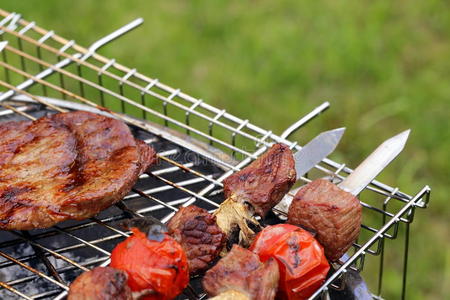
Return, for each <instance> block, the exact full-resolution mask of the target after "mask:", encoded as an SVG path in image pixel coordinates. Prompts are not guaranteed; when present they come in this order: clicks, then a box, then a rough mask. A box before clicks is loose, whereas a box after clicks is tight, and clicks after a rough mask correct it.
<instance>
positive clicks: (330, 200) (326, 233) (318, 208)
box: [288, 179, 362, 261]
mask: <svg viewBox="0 0 450 300" xmlns="http://www.w3.org/2000/svg"><path fill="white" fill-rule="evenodd" d="M361 210H362V209H361V205H360V203H359V200H358V199H357V198H356V197H355V196H353V195H352V194H350V193H347V192H345V191H343V190H341V189H340V188H339V187H337V186H336V185H334V184H332V183H331V182H329V181H327V180H324V179H317V180H314V181H312V182H310V183H308V184H307V185H305V186H304V187H302V188H301V189H300V190H299V191H298V192H297V194H296V195H295V197H294V199H293V200H292V204H291V206H290V207H289V213H288V223H291V224H295V225H300V226H303V227H304V228H307V229H311V230H313V231H314V232H316V233H317V236H316V238H317V240H318V241H319V243H320V244H322V246H323V247H324V249H325V255H326V256H327V258H328V259H329V260H331V261H334V260H337V259H339V258H341V257H342V255H343V254H344V253H345V252H346V251H347V250H348V249H349V248H350V246H351V245H352V243H353V241H355V240H356V238H357V237H358V235H359V230H360V227H361V218H362V212H361Z"/></svg>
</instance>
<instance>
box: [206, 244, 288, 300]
mask: <svg viewBox="0 0 450 300" xmlns="http://www.w3.org/2000/svg"><path fill="white" fill-rule="evenodd" d="M279 278H280V274H279V270H278V264H277V262H276V261H275V260H274V259H272V258H271V259H269V260H267V261H266V262H265V263H261V262H260V260H259V258H258V256H257V255H256V254H254V253H253V252H251V251H250V250H247V249H244V248H242V247H240V246H238V245H234V246H233V248H232V249H231V251H230V252H229V253H228V254H227V256H225V257H224V258H222V259H221V260H219V262H218V263H217V264H216V265H215V266H214V267H212V268H211V269H209V270H208V271H207V272H206V274H205V277H204V278H203V287H204V289H205V291H206V292H207V293H208V295H209V296H211V297H212V296H217V295H219V294H222V293H225V292H227V291H237V292H240V293H243V294H245V295H247V296H248V298H249V299H255V300H271V299H274V298H275V294H276V292H277V288H278V280H279Z"/></svg>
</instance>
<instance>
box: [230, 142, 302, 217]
mask: <svg viewBox="0 0 450 300" xmlns="http://www.w3.org/2000/svg"><path fill="white" fill-rule="evenodd" d="M295 180H296V173H295V162H294V157H293V155H292V152H291V150H290V149H289V147H288V146H286V145H284V144H275V145H273V146H272V147H271V148H270V149H269V150H268V151H267V152H266V153H264V154H263V155H262V156H260V157H259V158H257V159H256V160H255V161H254V162H253V163H252V164H250V165H249V166H248V167H246V168H244V169H243V170H241V171H239V172H237V173H235V174H233V175H231V176H230V177H228V178H226V179H225V180H224V182H223V185H224V193H225V196H226V197H227V198H229V197H231V196H232V195H234V196H235V199H237V200H238V201H240V202H242V203H244V202H245V203H250V204H251V205H252V207H253V209H254V210H255V213H256V214H258V215H260V216H261V217H264V216H266V215H267V213H268V212H269V210H271V209H272V207H274V206H275V205H277V204H278V202H280V201H281V199H282V198H283V196H284V195H285V194H286V193H287V192H288V191H289V189H290V188H291V187H292V185H293V184H294V183H295Z"/></svg>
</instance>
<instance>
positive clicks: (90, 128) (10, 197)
mask: <svg viewBox="0 0 450 300" xmlns="http://www.w3.org/2000/svg"><path fill="white" fill-rule="evenodd" d="M0 135H1V136H2V139H1V140H0V229H7V230H11V229H20V230H27V229H33V228H46V227H50V226H52V225H54V224H56V223H58V222H61V221H64V220H67V219H77V220H80V219H85V218H88V217H91V216H93V215H95V214H97V213H98V212H100V211H101V210H103V209H105V208H107V207H108V206H110V205H111V204H113V203H115V202H117V201H119V200H121V199H122V198H123V197H124V196H125V195H126V194H127V193H128V192H129V191H130V189H131V187H132V186H133V184H134V183H135V181H136V180H137V178H138V176H139V175H140V174H141V173H142V172H143V171H145V170H146V169H147V168H148V167H149V166H150V165H151V164H152V163H154V162H155V159H156V158H155V152H154V151H153V149H152V148H151V147H149V146H147V145H145V144H144V143H143V142H141V141H137V140H135V139H134V138H133V136H132V134H131V132H130V130H129V128H128V127H127V126H126V125H125V124H124V123H123V122H121V121H118V120H114V119H111V118H108V117H104V116H101V115H97V114H93V113H88V112H82V111H77V112H69V113H60V114H55V115H51V116H47V117H43V118H40V119H38V120H36V121H33V122H28V121H27V122H7V123H0Z"/></svg>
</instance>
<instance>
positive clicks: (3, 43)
mask: <svg viewBox="0 0 450 300" xmlns="http://www.w3.org/2000/svg"><path fill="white" fill-rule="evenodd" d="M6 45H8V41H3V42H0V52H2V51H3V49H4V48H5V47H6Z"/></svg>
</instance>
